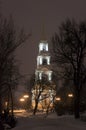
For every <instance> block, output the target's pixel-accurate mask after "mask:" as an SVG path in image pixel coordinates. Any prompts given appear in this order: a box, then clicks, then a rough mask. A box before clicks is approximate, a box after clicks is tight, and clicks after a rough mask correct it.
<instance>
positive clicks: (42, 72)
mask: <svg viewBox="0 0 86 130" xmlns="http://www.w3.org/2000/svg"><path fill="white" fill-rule="evenodd" d="M50 68H51V66H50V54H49V52H48V43H47V41H46V40H41V41H40V43H39V54H38V56H37V69H36V71H35V80H36V81H37V80H42V78H47V80H48V81H51V80H52V70H51V69H50Z"/></svg>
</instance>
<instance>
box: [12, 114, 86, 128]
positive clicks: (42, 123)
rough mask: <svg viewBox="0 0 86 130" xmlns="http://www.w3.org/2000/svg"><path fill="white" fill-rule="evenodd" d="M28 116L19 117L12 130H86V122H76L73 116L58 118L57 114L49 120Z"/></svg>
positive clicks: (78, 120)
mask: <svg viewBox="0 0 86 130" xmlns="http://www.w3.org/2000/svg"><path fill="white" fill-rule="evenodd" d="M26 115H27V114H26ZM26 115H25V116H18V123H17V125H16V127H15V128H13V129H12V130H86V122H84V121H81V120H80V119H77V120H75V119H74V117H73V116H69V115H65V116H57V115H56V113H51V114H49V115H48V117H47V118H45V117H43V116H40V115H38V116H31V115H27V116H26Z"/></svg>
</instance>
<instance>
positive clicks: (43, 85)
mask: <svg viewBox="0 0 86 130" xmlns="http://www.w3.org/2000/svg"><path fill="white" fill-rule="evenodd" d="M50 58H51V56H50V54H49V51H48V42H47V40H41V41H40V43H39V53H38V56H37V68H36V70H35V86H34V88H33V89H32V107H33V109H34V108H35V106H36V102H37V100H38V105H37V106H38V107H37V109H38V110H43V109H45V110H47V107H50V108H53V99H54V97H55V94H56V91H55V85H54V84H53V82H52V70H51V64H50ZM44 79H46V80H44Z"/></svg>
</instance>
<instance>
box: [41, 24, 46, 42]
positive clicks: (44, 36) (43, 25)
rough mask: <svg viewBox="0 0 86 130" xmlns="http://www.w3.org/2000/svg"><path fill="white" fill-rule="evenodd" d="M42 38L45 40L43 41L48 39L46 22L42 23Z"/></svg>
mask: <svg viewBox="0 0 86 130" xmlns="http://www.w3.org/2000/svg"><path fill="white" fill-rule="evenodd" d="M41 40H43V41H46V40H47V38H46V30H45V23H44V22H43V23H42V26H41Z"/></svg>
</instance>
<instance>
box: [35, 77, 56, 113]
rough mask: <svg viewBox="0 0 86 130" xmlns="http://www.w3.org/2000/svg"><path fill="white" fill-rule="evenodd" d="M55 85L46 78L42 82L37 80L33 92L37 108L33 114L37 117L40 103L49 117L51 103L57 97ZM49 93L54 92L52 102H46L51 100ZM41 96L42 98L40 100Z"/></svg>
mask: <svg viewBox="0 0 86 130" xmlns="http://www.w3.org/2000/svg"><path fill="white" fill-rule="evenodd" d="M55 89H56V88H55V85H54V83H51V82H49V81H48V80H47V79H46V78H42V80H37V81H36V82H35V84H34V88H33V90H35V107H34V111H33V114H34V115H35V114H36V112H37V108H38V103H39V102H42V103H40V104H41V106H42V108H43V109H45V110H46V114H47V115H48V111H49V109H50V105H51V103H52V102H53V101H54V97H55V94H56V93H55V91H56V90H55ZM49 91H52V93H53V99H52V101H49V102H46V101H47V99H49V98H50V93H49ZM40 96H41V97H42V98H40ZM44 101H45V104H44V106H43V102H44Z"/></svg>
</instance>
